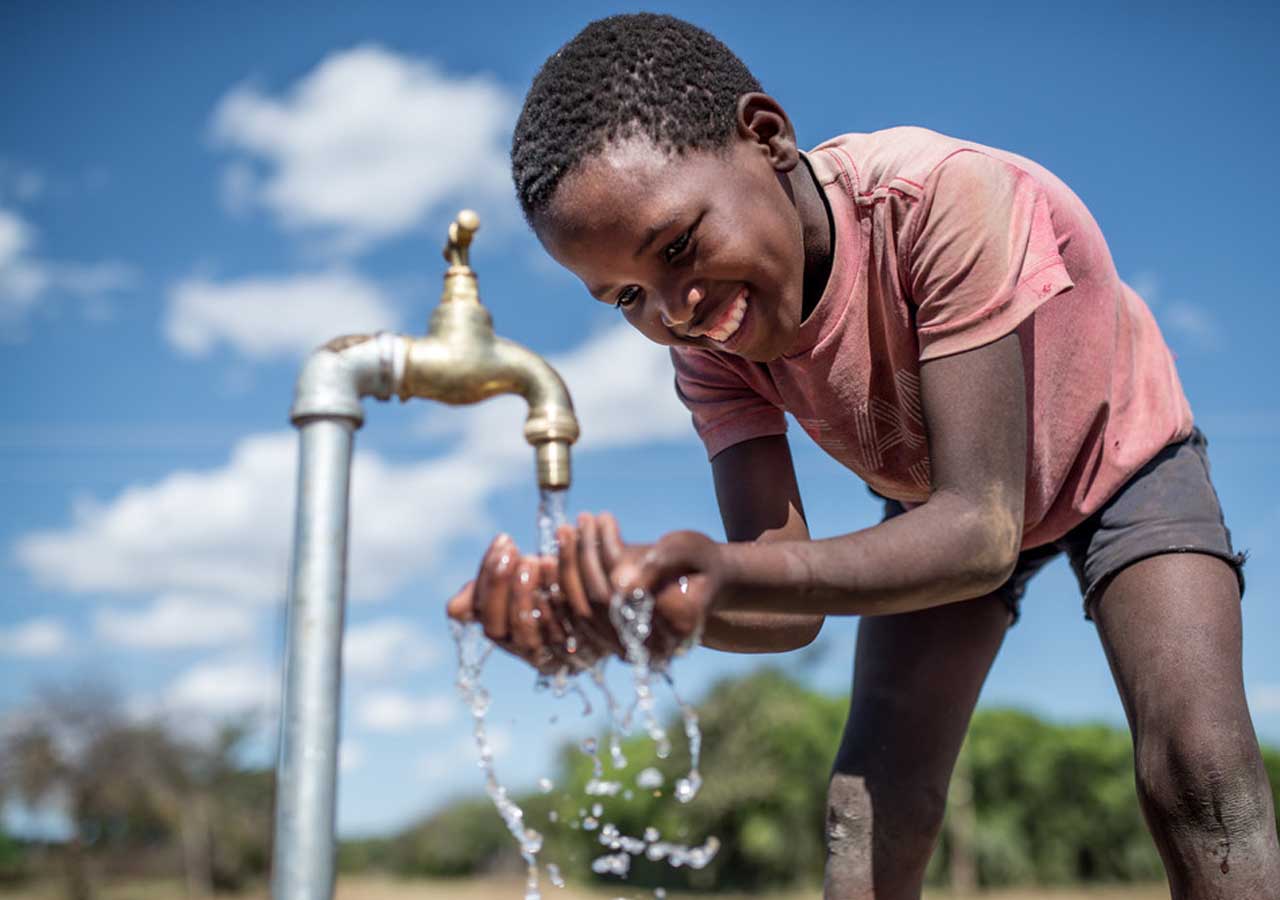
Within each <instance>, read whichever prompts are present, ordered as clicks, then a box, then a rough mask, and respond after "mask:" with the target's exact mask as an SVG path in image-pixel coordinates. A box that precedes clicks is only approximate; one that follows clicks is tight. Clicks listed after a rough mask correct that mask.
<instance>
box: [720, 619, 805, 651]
mask: <svg viewBox="0 0 1280 900" xmlns="http://www.w3.org/2000/svg"><path fill="white" fill-rule="evenodd" d="M823 621H824V617H823V616H820V615H787V616H785V617H779V616H767V617H765V616H761V615H760V614H759V613H745V614H744V613H731V612H730V613H719V614H715V615H712V616H711V618H709V619H708V620H707V627H706V630H705V631H704V632H703V635H702V643H703V645H704V646H706V647H710V648H711V649H713V650H723V651H725V652H727V653H786V652H787V651H789V650H799V649H801V648H802V647H807V646H809V645H810V644H812V643H813V642H814V640H815V639H816V638H817V637H818V634H819V632H821V631H822V623H823Z"/></svg>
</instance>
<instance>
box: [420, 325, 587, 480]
mask: <svg viewBox="0 0 1280 900" xmlns="http://www.w3.org/2000/svg"><path fill="white" fill-rule="evenodd" d="M480 311H481V312H483V309H481V310H480ZM484 316H485V318H486V319H487V318H488V314H487V313H486V314H484ZM433 332H434V333H431V334H428V336H427V337H425V338H418V339H416V340H413V341H412V342H411V343H410V344H409V350H408V359H407V360H406V363H405V367H404V376H403V378H402V379H401V381H400V391H399V393H400V396H401V398H408V397H422V398H424V399H428V400H437V401H440V402H442V403H450V404H455V405H460V404H469V403H478V402H480V401H481V400H485V399H488V398H489V397H494V396H496V395H498V394H518V395H520V396H521V397H523V398H524V400H525V402H526V403H527V404H528V405H529V414H528V417H527V418H526V419H525V425H524V437H525V440H526V441H528V442H529V443H530V444H531V445H533V448H534V451H535V456H536V466H537V477H538V485H539V486H540V487H543V488H551V489H563V488H567V487H568V486H569V481H570V478H571V474H572V473H571V471H570V465H569V446H570V445H571V444H572V443H573V442H574V441H576V440H577V439H578V420H577V417H576V416H575V415H574V412H573V403H572V402H571V401H570V399H569V391H568V389H567V388H565V386H564V382H563V381H561V379H560V376H559V375H558V374H556V371H555V369H553V368H552V367H551V366H550V365H549V364H548V363H547V361H546V360H544V359H543V358H542V357H541V356H539V355H537V354H536V353H534V352H533V351H532V350H529V349H528V348H526V347H522V346H521V345H520V344H517V343H515V342H514V341H509V340H507V339H506V338H500V337H496V336H494V335H493V333H492V327H490V328H489V333H488V335H484V334H483V333H481V334H479V335H477V334H476V333H475V332H470V331H462V330H454V329H441V330H440V331H438V332H437V331H436V330H435V329H434V328H433ZM460 336H461V337H460Z"/></svg>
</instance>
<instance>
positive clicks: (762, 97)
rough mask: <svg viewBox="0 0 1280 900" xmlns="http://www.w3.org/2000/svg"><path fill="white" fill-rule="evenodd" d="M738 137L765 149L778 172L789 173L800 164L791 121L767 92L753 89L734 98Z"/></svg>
mask: <svg viewBox="0 0 1280 900" xmlns="http://www.w3.org/2000/svg"><path fill="white" fill-rule="evenodd" d="M738 136H739V137H740V138H742V139H743V140H746V141H750V142H751V143H753V144H758V145H759V146H760V147H761V149H762V150H764V151H766V152H767V153H768V156H769V162H770V163H771V164H772V165H773V168H774V169H775V170H776V171H778V172H790V171H791V170H792V169H794V168H795V167H796V166H797V165H799V163H800V151H799V149H798V148H797V147H796V132H795V129H794V128H792V127H791V120H790V119H789V118H787V114H786V113H785V112H784V111H783V109H782V106H781V105H780V104H779V103H778V101H777V100H774V99H773V98H772V97H770V96H769V95H768V94H762V93H759V92H758V91H753V92H751V93H749V94H743V95H742V96H740V97H739V98H738Z"/></svg>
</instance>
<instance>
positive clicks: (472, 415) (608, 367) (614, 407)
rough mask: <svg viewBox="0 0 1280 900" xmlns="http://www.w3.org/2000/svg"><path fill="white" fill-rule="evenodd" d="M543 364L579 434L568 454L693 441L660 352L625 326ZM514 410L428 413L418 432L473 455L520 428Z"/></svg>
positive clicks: (494, 406)
mask: <svg viewBox="0 0 1280 900" xmlns="http://www.w3.org/2000/svg"><path fill="white" fill-rule="evenodd" d="M549 362H550V363H551V364H552V365H553V366H554V367H555V369H556V371H557V372H559V373H560V377H561V378H563V379H564V382H565V384H566V386H568V388H569V395H570V397H571V399H572V400H573V408H574V412H575V413H576V414H577V416H578V420H579V422H580V423H581V426H582V437H581V439H580V440H579V441H578V443H577V444H575V445H574V450H575V451H576V452H581V451H584V450H585V451H592V450H605V449H608V448H610V447H620V446H634V445H640V444H649V443H657V442H661V441H669V440H677V439H681V438H686V437H691V436H692V435H693V430H692V426H691V425H690V423H689V411H688V410H687V409H685V408H684V405H683V404H681V403H680V401H679V399H678V398H677V397H676V394H675V388H674V387H673V378H674V375H673V373H672V369H671V360H670V357H669V355H668V352H667V349H666V348H665V347H660V346H658V345H657V344H654V343H652V342H650V341H648V340H646V339H645V338H643V337H642V336H641V335H639V334H637V333H636V331H635V330H634V329H633V328H631V327H630V326H629V325H626V324H619V325H614V326H612V327H610V328H609V329H607V330H605V331H602V332H600V333H598V334H595V335H593V336H591V337H590V338H588V339H587V340H586V341H584V342H583V343H582V344H580V345H578V346H577V347H575V348H574V349H573V350H570V351H569V352H568V353H564V354H561V355H559V356H554V357H552V358H551V359H550V360H549ZM520 403H521V401H519V400H518V399H515V398H499V399H497V400H490V401H487V402H486V403H484V404H481V405H480V406H476V407H470V408H468V409H466V410H462V411H458V412H452V411H451V413H450V414H449V415H437V414H435V413H436V412H437V411H436V410H432V411H431V413H429V414H428V415H429V418H428V419H427V421H426V424H425V425H424V430H426V431H429V432H441V431H448V432H454V431H460V432H462V433H463V434H464V435H465V442H466V443H468V444H470V445H471V446H472V447H473V448H474V449H475V450H477V451H479V450H481V449H482V448H484V447H485V446H486V445H489V444H492V442H493V435H495V434H502V433H504V432H506V431H510V430H511V425H512V423H513V422H518V421H520V419H519V417H518V414H517V413H516V412H515V411H514V410H513V409H512V407H513V406H518V405H519V404H520ZM459 412H460V413H461V414H459ZM526 451H527V447H525V445H523V444H509V445H506V447H505V452H506V453H507V454H508V455H510V456H515V455H517V454H520V453H524V452H526Z"/></svg>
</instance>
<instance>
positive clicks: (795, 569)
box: [615, 332, 1027, 619]
mask: <svg viewBox="0 0 1280 900" xmlns="http://www.w3.org/2000/svg"><path fill="white" fill-rule="evenodd" d="M920 381H921V404H922V406H923V412H924V418H925V424H926V431H927V434H928V439H929V456H930V462H931V466H932V481H933V488H932V494H931V496H930V498H929V500H928V501H927V502H926V503H924V504H922V505H921V506H918V507H916V508H914V509H912V510H909V511H908V512H906V513H904V514H903V515H900V516H895V517H893V518H891V519H889V520H887V521H885V522H882V523H881V524H879V525H876V526H874V527H872V528H867V529H865V530H863V531H857V532H854V533H852V534H847V535H843V536H840V537H835V538H829V539H826V540H821V541H796V540H783V541H777V542H773V541H770V542H767V543H753V544H716V543H715V542H712V541H710V540H709V539H707V538H705V537H703V536H701V535H696V534H692V533H690V532H676V533H674V534H670V535H666V536H665V537H664V538H663V539H661V540H660V541H658V543H657V544H655V545H654V546H653V547H652V548H650V549H649V550H648V551H647V552H646V554H645V555H644V558H643V559H641V560H637V561H635V562H634V563H633V564H632V565H630V566H623V567H621V569H620V570H619V571H616V572H615V578H616V580H617V581H618V583H619V584H620V585H621V586H623V587H624V588H628V587H630V586H631V585H642V586H645V587H647V588H649V589H651V590H658V591H659V594H658V596H659V607H660V608H661V607H662V605H663V602H664V600H666V601H667V602H669V603H671V604H673V607H672V609H671V611H670V613H667V615H668V618H669V619H671V618H672V617H673V616H676V617H678V610H677V608H676V607H679V606H681V605H682V604H683V600H682V598H680V597H679V596H677V595H673V594H672V592H671V591H670V590H669V589H663V588H662V585H664V584H670V583H671V580H672V579H674V578H676V577H677V576H678V575H681V574H684V573H686V572H689V573H694V574H698V575H704V576H706V577H705V578H703V579H702V584H704V585H707V588H706V589H705V590H704V591H702V594H703V596H701V597H696V598H695V597H690V598H689V599H690V600H691V601H693V602H695V603H702V604H704V605H703V607H702V608H703V609H706V610H709V611H711V612H717V611H721V610H733V611H735V612H763V611H788V612H811V613H820V614H826V615H883V614H889V613H900V612H909V611H912V610H917V609H924V608H927V607H930V606H938V605H941V604H943V603H950V602H954V601H956V600H965V599H969V598H972V597H978V596H981V595H982V594H985V593H987V592H989V591H991V590H994V589H995V588H996V587H998V586H999V585H1000V584H1002V583H1003V582H1004V580H1005V579H1006V578H1008V576H1009V574H1010V572H1011V571H1012V570H1013V567H1014V564H1015V563H1016V560H1017V556H1018V550H1019V547H1020V544H1021V540H1022V520H1023V495H1024V491H1025V474H1026V427H1027V425H1026V402H1027V399H1026V389H1025V382H1024V376H1023V365H1022V350H1021V346H1020V343H1019V337H1018V335H1017V333H1016V332H1015V333H1012V334H1009V335H1006V336H1005V337H1003V338H1000V339H999V340H997V341H994V342H992V343H990V344H987V345H985V346H982V347H978V348H976V349H973V350H969V351H966V352H963V353H957V354H954V355H952V356H945V357H941V358H939V359H934V360H930V361H928V362H925V363H923V364H922V365H921V367H920ZM694 615H695V617H696V615H697V613H694Z"/></svg>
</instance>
